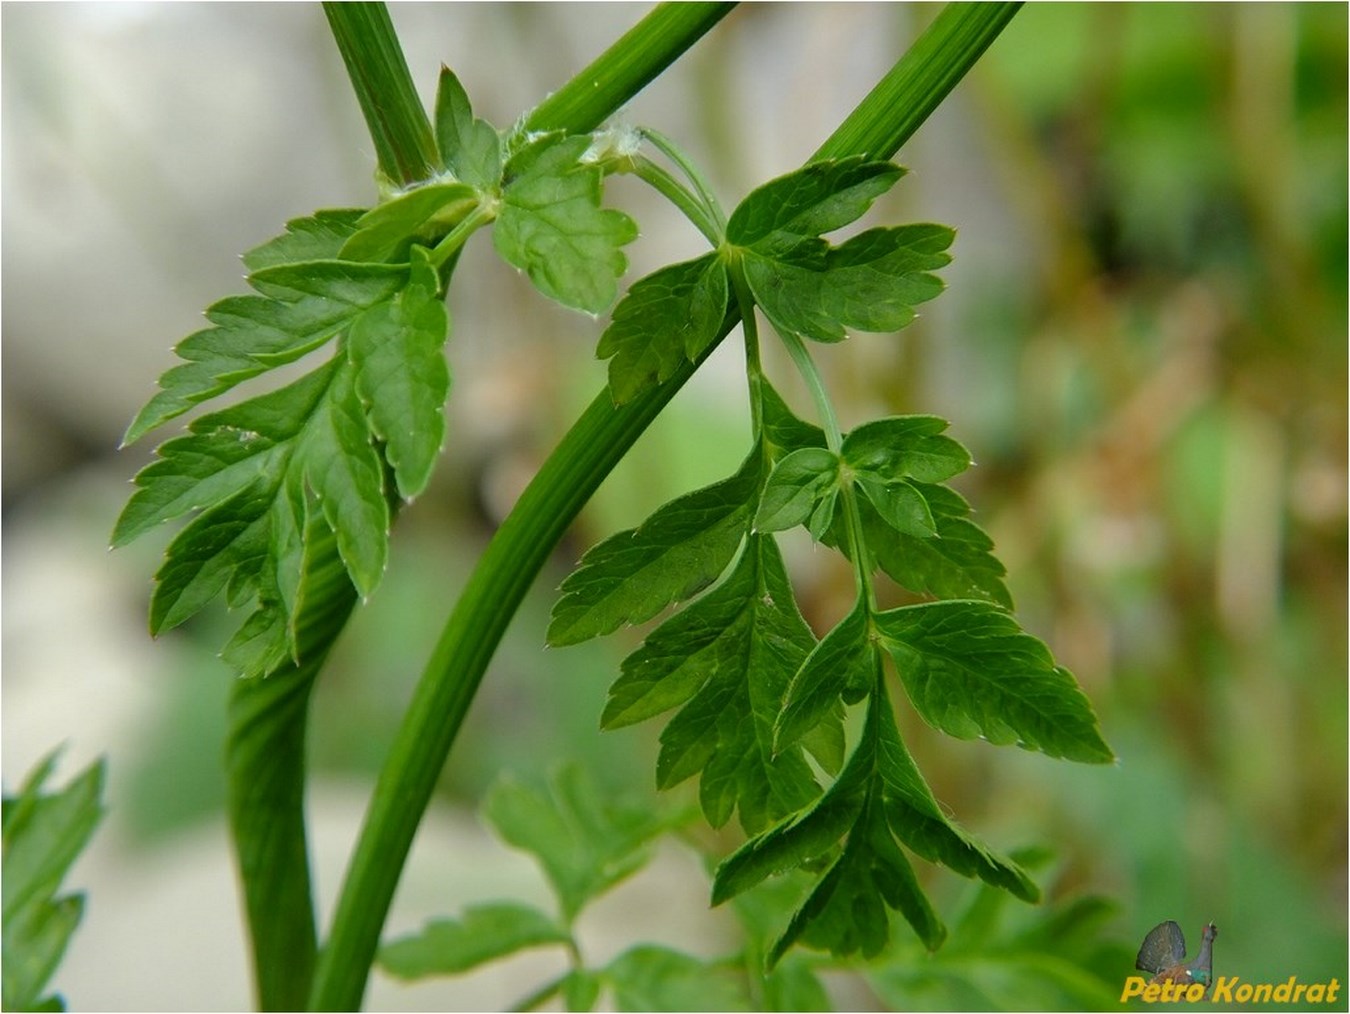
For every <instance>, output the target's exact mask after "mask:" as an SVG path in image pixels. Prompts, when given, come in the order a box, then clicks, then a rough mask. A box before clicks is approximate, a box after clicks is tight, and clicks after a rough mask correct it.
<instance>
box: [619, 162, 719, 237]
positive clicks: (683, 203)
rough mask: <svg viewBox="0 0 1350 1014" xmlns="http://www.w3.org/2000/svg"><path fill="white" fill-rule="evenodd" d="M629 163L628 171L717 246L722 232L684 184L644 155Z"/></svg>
mask: <svg viewBox="0 0 1350 1014" xmlns="http://www.w3.org/2000/svg"><path fill="white" fill-rule="evenodd" d="M630 165H631V167H632V168H631V169H630V170H628V171H630V172H631V173H632V174H633V175H634V176H636V177H637V178H638V179H640V180H642V182H644V183H646V184H647V185H649V186H651V187H653V188H654V189H655V190H656V191H657V192H658V193H660V194H661V196H662V197H664V198H665V199H666V200H668V201H669V202H670V203H671V204H673V205H675V207H677V208H679V209H680V211H681V212H682V213H683V214H684V217H685V218H687V219H689V221H691V222H693V223H694V228H696V229H698V231H699V232H701V233H703V235H704V237H705V238H706V239H707V240H708V242H709V243H711V244H712V245H713V246H717V245H718V244H719V243H721V242H722V234H721V233H720V232H719V231H718V228H717V224H716V222H715V221H714V219H713V218H712V216H711V215H710V214H709V213H708V210H707V209H706V208H705V207H704V206H703V203H702V202H701V201H700V200H699V199H698V198H697V197H695V196H694V195H693V194H691V193H690V192H689V191H688V189H686V188H685V186H684V184H682V183H681V182H680V181H679V180H677V179H676V178H675V177H674V176H672V175H671V174H670V173H669V172H668V171H667V170H666V169H664V168H662V167H661V166H659V165H657V164H656V163H655V162H653V161H652V160H651V159H649V158H647V157H646V156H645V155H638V156H637V157H636V158H634V159H632V160H631V162H630Z"/></svg>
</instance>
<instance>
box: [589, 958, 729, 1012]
mask: <svg viewBox="0 0 1350 1014" xmlns="http://www.w3.org/2000/svg"><path fill="white" fill-rule="evenodd" d="M603 974H604V977H605V978H606V979H607V980H608V981H609V983H610V985H611V987H612V988H613V990H614V1002H615V1005H616V1006H617V1007H618V1009H619V1010H632V1011H638V1010H641V1011H697V1010H716V1011H733V1010H749V1009H750V1006H749V1000H748V998H747V997H746V996H745V995H744V992H743V991H742V989H741V987H740V986H739V985H738V984H737V982H736V981H735V979H733V978H732V977H731V975H730V973H729V970H726V969H720V968H718V967H716V966H714V965H710V964H708V963H707V962H704V961H700V960H699V959H698V958H694V957H691V956H690V955H688V954H682V953H680V952H679V951H673V950H670V949H669V948H666V947H657V946H654V945H644V946H641V947H634V948H632V949H630V950H627V951H624V952H623V953H622V954H620V955H619V956H618V957H617V958H615V959H614V960H613V961H611V962H610V963H609V965H608V966H607V967H606V968H605V970H604V973H603Z"/></svg>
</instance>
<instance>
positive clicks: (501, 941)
mask: <svg viewBox="0 0 1350 1014" xmlns="http://www.w3.org/2000/svg"><path fill="white" fill-rule="evenodd" d="M570 939H571V938H570V937H569V936H568V935H567V932H566V931H565V930H564V929H562V928H561V927H560V926H558V924H557V923H556V922H554V920H553V919H551V918H550V917H548V916H547V915H545V914H544V913H543V912H540V911H539V910H538V909H535V908H531V907H530V906H528V905H521V904H518V903H516V902H507V901H502V902H490V903H488V904H485V905H473V906H470V907H469V908H466V909H465V910H464V914H463V915H462V916H461V917H460V918H459V919H435V920H432V921H431V922H428V923H427V924H426V926H425V927H423V929H422V931H421V932H420V933H415V934H412V935H411V936H405V937H400V938H398V939H397V940H394V941H391V942H390V943H387V944H384V945H383V946H382V947H381V948H380V953H379V959H378V960H379V963H380V967H381V968H383V969H384V970H385V971H386V972H388V973H389V974H390V975H392V976H394V978H396V979H423V978H426V977H427V976H431V975H458V974H460V973H461V972H467V971H470V970H471V969H474V968H477V967H478V966H479V965H484V964H486V963H488V962H489V961H495V960H496V959H497V958H504V957H506V956H507V955H510V954H515V953H516V952H517V951H522V950H525V949H526V948H529V947H541V946H544V945H546V944H566V943H568V941H569V940H570Z"/></svg>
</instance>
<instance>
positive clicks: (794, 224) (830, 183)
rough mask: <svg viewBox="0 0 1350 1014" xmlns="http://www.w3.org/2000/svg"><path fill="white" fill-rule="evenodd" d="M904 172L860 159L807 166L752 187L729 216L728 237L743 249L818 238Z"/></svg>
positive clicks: (844, 221) (864, 207) (851, 216)
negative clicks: (784, 238)
mask: <svg viewBox="0 0 1350 1014" xmlns="http://www.w3.org/2000/svg"><path fill="white" fill-rule="evenodd" d="M904 174H905V170H904V169H902V168H901V167H900V166H898V165H895V164H894V163H891V162H877V161H868V160H866V159H864V158H862V157H852V158H844V159H836V160H833V161H823V162H812V163H811V164H809V165H806V166H803V167H802V168H801V169H798V170H796V171H795V172H791V173H788V174H787V175H785V176H779V177H778V178H777V179H773V180H770V181H769V182H768V183H765V184H764V185H763V186H761V187H756V188H755V189H754V190H752V191H751V192H750V194H749V195H748V196H747V197H746V198H745V200H743V201H742V202H741V203H740V205H739V206H737V208H736V210H735V211H734V212H732V215H731V218H730V220H729V221H728V222H727V239H728V240H729V241H730V242H731V243H732V244H734V245H736V246H741V247H748V246H754V245H756V244H761V243H763V242H764V241H765V240H772V239H774V238H776V237H775V234H776V233H785V234H787V235H788V236H820V235H822V234H823V233H827V232H833V231H834V230H835V229H839V228H842V227H843V226H845V225H848V223H849V222H852V221H854V220H855V219H857V218H859V217H860V216H861V215H862V214H863V213H864V212H865V211H866V210H867V209H868V208H869V207H871V206H872V202H873V201H875V200H876V199H877V198H878V197H879V196H881V195H882V194H884V193H885V192H886V191H887V190H889V189H890V188H891V187H893V186H895V183H896V181H897V180H899V179H900V177H901V176H903V175H904Z"/></svg>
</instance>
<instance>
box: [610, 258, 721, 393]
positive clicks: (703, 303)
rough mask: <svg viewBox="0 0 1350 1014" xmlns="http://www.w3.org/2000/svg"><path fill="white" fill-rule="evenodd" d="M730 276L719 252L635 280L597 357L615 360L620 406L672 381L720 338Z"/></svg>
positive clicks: (613, 383)
mask: <svg viewBox="0 0 1350 1014" xmlns="http://www.w3.org/2000/svg"><path fill="white" fill-rule="evenodd" d="M726 309H727V273H726V268H725V267H724V266H723V265H722V262H721V261H720V260H719V259H718V257H717V255H716V254H705V255H704V256H702V257H699V258H696V259H695V260H692V261H683V262H681V263H679V264H672V265H670V266H669V267H664V268H661V269H660V270H659V271H655V272H653V273H652V274H650V275H647V276H646V277H645V278H642V279H641V280H639V281H637V282H635V283H634V284H633V285H632V287H631V288H629V290H628V294H627V295H626V296H624V297H623V299H622V300H621V301H620V302H619V305H618V306H617V307H615V309H614V316H613V318H612V319H611V321H610V324H609V327H607V328H605V333H604V334H603V335H601V336H600V344H599V346H598V347H597V349H596V356H597V357H598V358H600V359H608V360H609V389H610V393H611V394H612V395H613V397H614V403H615V404H616V405H622V404H623V403H625V402H627V401H630V400H631V399H632V398H633V397H635V396H636V395H637V394H639V393H640V392H641V391H643V390H645V389H646V388H648V387H652V386H653V385H655V384H659V383H662V382H664V381H666V380H669V379H670V377H671V375H672V374H673V373H674V372H675V370H676V368H677V367H679V365H680V364H681V363H682V362H684V360H685V359H689V360H690V361H692V360H695V359H697V358H698V356H699V354H700V353H702V352H703V350H704V349H705V348H706V347H707V346H708V344H709V343H710V342H712V341H713V339H715V338H716V337H717V329H718V327H719V325H721V323H722V319H723V318H724V317H725V316H726Z"/></svg>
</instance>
